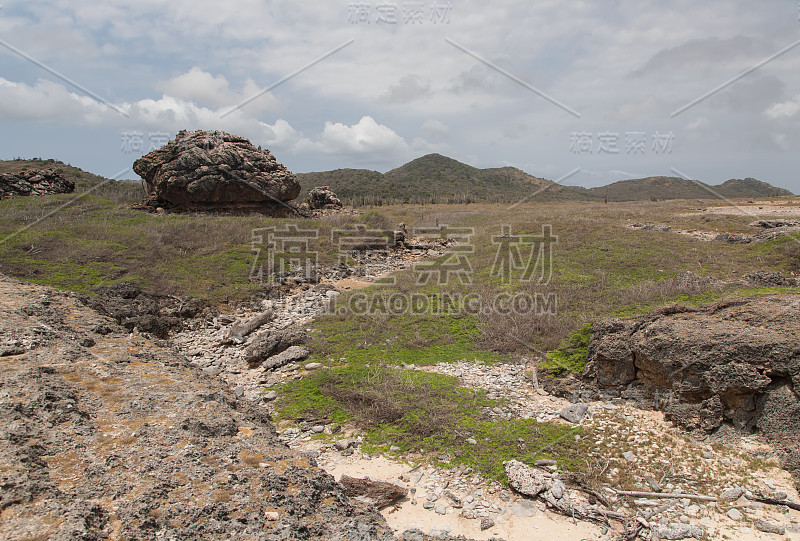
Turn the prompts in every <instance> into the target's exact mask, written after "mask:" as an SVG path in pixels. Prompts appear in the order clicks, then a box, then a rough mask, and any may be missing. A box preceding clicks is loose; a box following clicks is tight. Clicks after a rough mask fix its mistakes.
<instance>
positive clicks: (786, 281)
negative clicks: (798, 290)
mask: <svg viewBox="0 0 800 541" xmlns="http://www.w3.org/2000/svg"><path fill="white" fill-rule="evenodd" d="M743 278H744V279H745V280H747V281H748V282H750V283H751V284H752V285H754V286H756V287H797V286H798V285H799V284H800V280H798V279H797V278H789V277H787V276H784V275H783V274H781V273H780V272H770V271H755V272H749V273H747V274H745V275H744V277H743Z"/></svg>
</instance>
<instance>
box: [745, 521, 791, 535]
mask: <svg viewBox="0 0 800 541" xmlns="http://www.w3.org/2000/svg"><path fill="white" fill-rule="evenodd" d="M753 526H755V528H756V530H758V531H760V532H766V533H774V534H778V535H784V534H785V533H786V528H785V527H784V526H781V525H779V524H774V523H772V522H769V521H768V520H764V519H763V518H759V519H756V520H755V522H753Z"/></svg>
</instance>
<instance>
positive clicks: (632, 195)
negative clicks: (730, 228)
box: [588, 177, 792, 201]
mask: <svg viewBox="0 0 800 541" xmlns="http://www.w3.org/2000/svg"><path fill="white" fill-rule="evenodd" d="M588 192H590V193H591V194H593V195H594V196H595V198H600V199H602V198H604V197H605V196H606V194H608V200H609V201H646V200H653V199H659V200H661V199H715V198H718V197H732V198H733V197H736V198H742V197H780V196H784V195H792V192H790V191H789V190H784V189H783V188H776V187H775V186H773V185H771V184H768V183H766V182H762V181H760V180H756V179H753V178H747V179H744V180H740V179H731V180H728V181H726V182H724V183H723V184H720V185H717V186H712V185H709V184H705V183H703V182H700V181H699V180H687V179H684V178H681V177H648V178H638V179H632V180H620V181H618V182H614V183H612V184H609V185H608V186H599V187H596V188H590V189H589V190H588Z"/></svg>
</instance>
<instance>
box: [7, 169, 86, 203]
mask: <svg viewBox="0 0 800 541" xmlns="http://www.w3.org/2000/svg"><path fill="white" fill-rule="evenodd" d="M74 191H75V184H73V183H72V182H70V181H69V180H67V179H66V178H64V175H63V174H62V173H61V172H59V171H56V170H55V169H39V170H33V169H27V170H23V171H20V172H19V173H0V199H4V198H6V197H11V196H14V195H23V196H24V195H30V196H35V195H52V194H60V193H72V192H74Z"/></svg>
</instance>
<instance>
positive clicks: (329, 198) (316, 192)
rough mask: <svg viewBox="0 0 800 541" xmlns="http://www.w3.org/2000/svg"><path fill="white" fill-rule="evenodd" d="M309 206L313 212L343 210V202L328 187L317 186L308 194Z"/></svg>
mask: <svg viewBox="0 0 800 541" xmlns="http://www.w3.org/2000/svg"><path fill="white" fill-rule="evenodd" d="M308 206H309V208H310V209H311V210H318V209H324V210H333V209H340V208H342V201H341V200H340V199H339V198H338V197H336V194H335V193H333V190H331V189H330V187H328V186H317V187H316V188H312V189H311V191H310V192H308Z"/></svg>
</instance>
